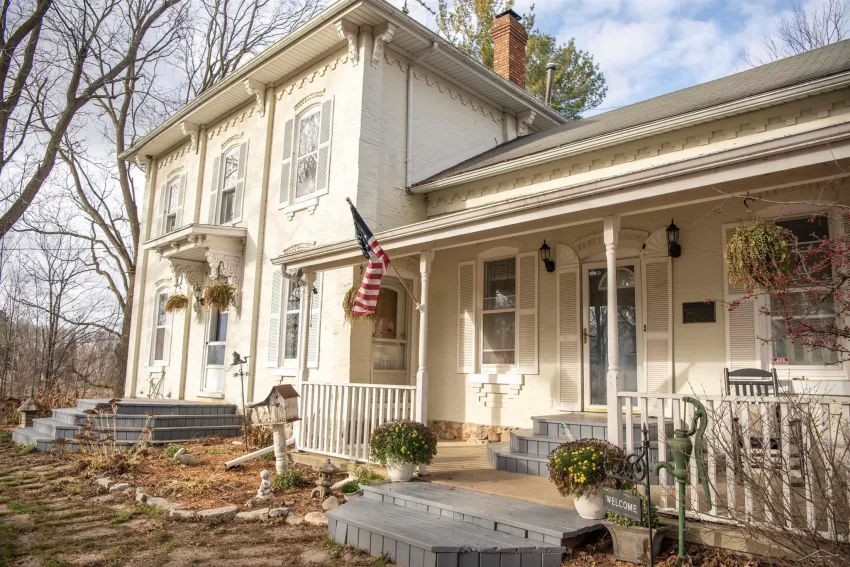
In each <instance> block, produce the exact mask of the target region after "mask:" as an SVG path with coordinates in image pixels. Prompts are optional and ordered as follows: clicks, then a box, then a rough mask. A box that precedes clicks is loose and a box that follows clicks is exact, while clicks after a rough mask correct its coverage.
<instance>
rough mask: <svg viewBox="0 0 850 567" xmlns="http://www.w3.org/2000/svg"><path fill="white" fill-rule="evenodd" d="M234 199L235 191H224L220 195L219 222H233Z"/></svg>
mask: <svg viewBox="0 0 850 567" xmlns="http://www.w3.org/2000/svg"><path fill="white" fill-rule="evenodd" d="M235 198H236V191H235V190H229V191H224V192H223V193H222V194H221V221H220V222H223V223H225V222H230V221H232V220H233V201H234V199H235Z"/></svg>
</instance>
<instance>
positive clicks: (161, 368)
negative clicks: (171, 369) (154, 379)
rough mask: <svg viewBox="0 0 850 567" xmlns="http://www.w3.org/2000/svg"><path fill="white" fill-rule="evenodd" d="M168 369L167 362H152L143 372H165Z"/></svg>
mask: <svg viewBox="0 0 850 567" xmlns="http://www.w3.org/2000/svg"><path fill="white" fill-rule="evenodd" d="M166 368H168V363H167V362H154V363H153V364H152V365H151V366H148V367H146V368H145V372H165V369H166Z"/></svg>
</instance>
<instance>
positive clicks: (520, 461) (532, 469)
mask: <svg viewBox="0 0 850 567" xmlns="http://www.w3.org/2000/svg"><path fill="white" fill-rule="evenodd" d="M487 454H488V457H489V459H490V464H492V465H493V466H494V467H495V468H496V470H498V471H505V472H511V473H517V474H530V475H532V476H543V477H546V478H549V457H548V456H547V455H537V454H531V453H520V452H518V451H514V450H513V449H511V446H510V445H509V444H507V443H491V444H490V445H488V446H487Z"/></svg>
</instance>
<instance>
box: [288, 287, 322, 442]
mask: <svg viewBox="0 0 850 567" xmlns="http://www.w3.org/2000/svg"><path fill="white" fill-rule="evenodd" d="M315 281H316V272H304V275H303V279H302V282H303V283H301V284H300V285H301V306H300V313H299V315H298V375H297V376H296V379H295V389H296V390H297V391H298V394H299V395H300V394H301V392H303V391H304V388H303V387H302V384H303V383H304V382H306V381H307V380H308V379H309V377H310V369H309V368H307V350H308V349H309V347H310V306H311V304H312V301H313V282H315ZM301 399H302V398H299V400H298V403H299V405H300V404H301ZM303 414H304V406H303V405H302V406H300V408H299V410H298V415H300V416H303ZM292 435H293V437H295V448H296V449H298V446H299V445H300V442H301V421H296V422H295V423H293V425H292Z"/></svg>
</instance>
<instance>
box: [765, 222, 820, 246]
mask: <svg viewBox="0 0 850 567" xmlns="http://www.w3.org/2000/svg"><path fill="white" fill-rule="evenodd" d="M776 224H778V225H779V226H781V227H783V228H786V229H788V230H790V231H791V232H792V233H793V234H794V236H795V237H796V238H797V242H798V243H799V244H805V243H811V242H815V241H817V240H821V239H823V238H828V237H829V219H827V218H826V217H824V216H820V217H814V218H812V217H802V218H798V219H788V220H777V221H776Z"/></svg>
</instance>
